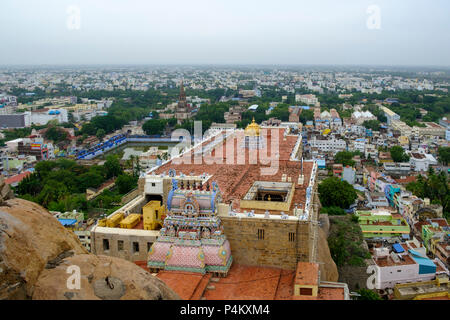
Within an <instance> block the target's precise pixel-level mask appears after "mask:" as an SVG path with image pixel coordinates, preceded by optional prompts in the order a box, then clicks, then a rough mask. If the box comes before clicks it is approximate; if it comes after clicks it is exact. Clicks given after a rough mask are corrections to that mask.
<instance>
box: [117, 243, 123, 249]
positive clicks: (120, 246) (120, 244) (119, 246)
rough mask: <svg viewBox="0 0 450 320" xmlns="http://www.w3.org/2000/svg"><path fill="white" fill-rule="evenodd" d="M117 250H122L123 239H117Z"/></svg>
mask: <svg viewBox="0 0 450 320" xmlns="http://www.w3.org/2000/svg"><path fill="white" fill-rule="evenodd" d="M117 250H119V251H123V240H119V241H117Z"/></svg>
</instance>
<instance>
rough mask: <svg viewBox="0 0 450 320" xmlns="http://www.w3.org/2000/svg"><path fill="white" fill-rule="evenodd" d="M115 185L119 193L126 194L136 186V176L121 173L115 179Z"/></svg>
mask: <svg viewBox="0 0 450 320" xmlns="http://www.w3.org/2000/svg"><path fill="white" fill-rule="evenodd" d="M116 186H117V188H118V189H119V193H120V194H126V193H128V192H129V191H131V190H133V188H135V187H136V186H137V178H136V177H133V176H130V175H129V174H121V175H119V176H118V177H117V179H116Z"/></svg>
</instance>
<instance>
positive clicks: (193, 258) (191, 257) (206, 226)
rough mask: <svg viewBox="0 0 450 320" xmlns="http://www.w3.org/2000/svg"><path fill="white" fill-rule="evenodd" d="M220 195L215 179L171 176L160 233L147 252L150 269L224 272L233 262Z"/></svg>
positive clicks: (222, 274) (224, 274)
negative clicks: (220, 210)
mask: <svg viewBox="0 0 450 320" xmlns="http://www.w3.org/2000/svg"><path fill="white" fill-rule="evenodd" d="M221 200H222V197H221V193H220V190H219V187H218V185H217V183H215V182H213V183H212V186H210V185H209V183H207V184H206V185H205V186H203V185H202V183H201V182H200V183H196V182H193V183H192V184H191V185H189V182H188V183H187V184H186V185H185V184H184V183H183V181H182V182H181V183H180V185H179V184H178V181H177V180H176V179H172V188H171V190H170V191H169V193H168V195H167V210H168V213H167V217H166V218H165V220H164V224H163V227H162V229H161V230H160V235H159V237H158V239H157V241H156V242H155V243H153V245H152V246H151V248H150V251H149V253H148V263H147V265H148V268H149V269H150V270H151V271H152V272H157V271H159V270H176V271H187V272H198V273H201V274H204V273H206V272H211V273H214V274H215V275H216V276H226V275H227V272H228V270H229V269H230V266H231V263H232V256H231V248H230V243H229V242H228V240H227V238H226V236H225V234H224V231H223V226H222V222H221V221H220V219H219V217H218V215H217V205H218V203H219V202H221Z"/></svg>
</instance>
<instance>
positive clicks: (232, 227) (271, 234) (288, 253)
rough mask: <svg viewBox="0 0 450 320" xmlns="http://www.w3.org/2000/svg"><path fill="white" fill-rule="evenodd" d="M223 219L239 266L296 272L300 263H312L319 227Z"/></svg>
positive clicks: (303, 223)
mask: <svg viewBox="0 0 450 320" xmlns="http://www.w3.org/2000/svg"><path fill="white" fill-rule="evenodd" d="M220 219H221V220H222V223H223V226H224V231H225V234H226V235H227V238H228V240H229V241H230V244H231V252H232V254H233V261H234V263H237V264H243V265H258V266H267V267H278V268H285V269H287V268H288V269H292V270H294V269H295V268H296V266H297V262H298V261H309V260H310V257H311V250H314V248H313V246H312V241H311V237H310V233H311V229H312V228H317V226H312V224H311V223H310V222H308V221H292V220H280V219H276V220H275V219H272V220H270V219H269V220H268V219H258V218H240V219H239V218H237V217H232V216H230V217H225V216H221V217H220ZM261 230H263V231H261ZM262 233H263V234H264V235H263V237H262ZM315 250H317V249H315Z"/></svg>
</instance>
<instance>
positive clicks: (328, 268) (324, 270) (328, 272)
mask: <svg viewBox="0 0 450 320" xmlns="http://www.w3.org/2000/svg"><path fill="white" fill-rule="evenodd" d="M317 245H318V249H317V261H318V262H319V263H320V264H319V270H320V279H321V280H323V281H333V282H334V281H338V278H339V274H338V268H337V266H336V263H335V262H334V261H333V258H331V254H330V248H329V247H328V241H327V232H326V230H323V228H319V239H318V241H317Z"/></svg>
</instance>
